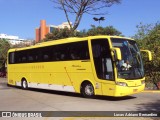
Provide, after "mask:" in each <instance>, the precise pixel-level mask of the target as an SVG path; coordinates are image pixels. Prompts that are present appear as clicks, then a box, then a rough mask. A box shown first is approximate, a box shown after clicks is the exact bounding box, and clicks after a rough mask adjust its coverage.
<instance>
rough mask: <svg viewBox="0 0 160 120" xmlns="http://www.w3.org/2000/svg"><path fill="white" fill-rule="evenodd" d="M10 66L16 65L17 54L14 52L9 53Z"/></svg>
mask: <svg viewBox="0 0 160 120" xmlns="http://www.w3.org/2000/svg"><path fill="white" fill-rule="evenodd" d="M8 62H9V64H14V63H15V54H14V52H11V53H9V61H8Z"/></svg>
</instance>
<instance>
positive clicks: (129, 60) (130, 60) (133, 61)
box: [111, 38, 144, 79]
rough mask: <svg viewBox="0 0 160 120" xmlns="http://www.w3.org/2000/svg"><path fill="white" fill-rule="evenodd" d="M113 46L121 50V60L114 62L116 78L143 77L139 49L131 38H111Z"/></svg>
mask: <svg viewBox="0 0 160 120" xmlns="http://www.w3.org/2000/svg"><path fill="white" fill-rule="evenodd" d="M111 41H112V45H113V47H118V48H120V50H121V54H122V60H121V61H118V62H117V63H116V66H117V70H118V78H123V79H138V78H143V77H144V69H143V63H142V58H141V55H140V51H139V49H138V47H137V44H136V42H135V41H133V40H127V39H121V38H112V39H111Z"/></svg>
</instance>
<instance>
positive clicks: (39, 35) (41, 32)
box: [35, 20, 49, 42]
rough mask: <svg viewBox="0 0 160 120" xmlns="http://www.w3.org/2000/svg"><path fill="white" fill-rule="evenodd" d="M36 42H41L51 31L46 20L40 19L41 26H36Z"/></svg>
mask: <svg viewBox="0 0 160 120" xmlns="http://www.w3.org/2000/svg"><path fill="white" fill-rule="evenodd" d="M35 32H36V42H39V41H40V40H43V39H44V38H45V35H46V34H48V33H49V27H48V26H46V21H45V20H41V21H40V27H39V28H36V30H35Z"/></svg>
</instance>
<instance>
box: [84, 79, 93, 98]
mask: <svg viewBox="0 0 160 120" xmlns="http://www.w3.org/2000/svg"><path fill="white" fill-rule="evenodd" d="M81 94H82V95H83V97H85V98H93V96H94V88H93V85H92V84H91V83H90V82H85V83H83V84H82V87H81Z"/></svg>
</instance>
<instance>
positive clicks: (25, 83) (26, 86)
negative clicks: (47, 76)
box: [21, 79, 28, 89]
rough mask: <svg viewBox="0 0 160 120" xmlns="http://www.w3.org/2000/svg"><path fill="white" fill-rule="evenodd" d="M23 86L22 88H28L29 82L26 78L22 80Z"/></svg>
mask: <svg viewBox="0 0 160 120" xmlns="http://www.w3.org/2000/svg"><path fill="white" fill-rule="evenodd" d="M21 87H22V89H27V88H28V83H27V81H26V80H25V79H23V80H22V82H21Z"/></svg>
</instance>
